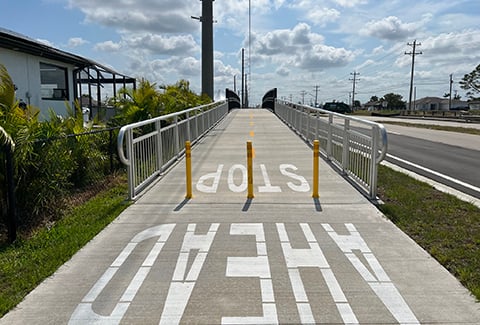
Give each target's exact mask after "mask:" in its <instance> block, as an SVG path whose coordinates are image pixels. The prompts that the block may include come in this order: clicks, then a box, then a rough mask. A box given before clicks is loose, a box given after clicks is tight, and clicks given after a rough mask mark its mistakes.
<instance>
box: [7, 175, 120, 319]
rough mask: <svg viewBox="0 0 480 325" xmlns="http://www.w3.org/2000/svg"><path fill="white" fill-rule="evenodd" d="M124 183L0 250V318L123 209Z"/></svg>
mask: <svg viewBox="0 0 480 325" xmlns="http://www.w3.org/2000/svg"><path fill="white" fill-rule="evenodd" d="M126 192H127V186H126V183H125V181H122V182H121V183H120V184H117V185H115V186H114V187H113V188H110V189H108V190H105V191H103V192H101V193H100V194H98V195H96V196H95V197H93V198H92V199H90V200H88V201H87V202H86V203H85V204H83V205H81V206H79V207H76V208H74V209H72V210H71V212H70V213H68V215H66V216H65V217H64V218H62V219H61V220H59V221H58V222H56V223H55V224H54V225H53V226H52V227H49V228H47V227H45V228H42V229H40V230H38V231H36V232H35V233H34V234H33V235H32V236H30V237H29V238H27V239H19V240H17V241H16V242H15V243H14V244H13V245H10V246H5V247H3V248H0V317H2V316H3V315H4V314H6V313H7V312H8V311H9V310H10V309H11V308H13V307H14V306H16V305H17V304H18V303H19V302H20V301H22V300H23V298H24V297H25V296H26V295H27V294H28V293H29V292H30V291H31V290H33V289H34V288H35V287H36V286H38V285H39V284H40V283H41V282H42V281H43V280H44V279H45V278H47V277H49V276H50V275H52V274H53V273H54V272H55V271H56V270H57V269H58V268H59V267H60V266H61V265H63V264H64V263H65V262H67V261H68V260H69V259H70V258H71V257H72V256H73V255H74V254H75V253H76V252H77V251H78V250H79V249H80V248H82V247H83V246H85V244H87V243H88V242H89V241H90V240H91V239H92V238H93V237H95V236H96V235H97V234H98V233H99V232H100V231H101V230H102V229H104V228H105V227H106V226H107V225H108V224H109V223H110V222H112V221H113V220H114V219H115V218H116V217H117V216H118V215H119V214H120V213H121V212H122V211H123V210H124V209H125V208H126V207H127V206H128V203H127V202H126V201H125V199H126Z"/></svg>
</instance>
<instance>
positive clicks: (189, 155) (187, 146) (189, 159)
mask: <svg viewBox="0 0 480 325" xmlns="http://www.w3.org/2000/svg"><path fill="white" fill-rule="evenodd" d="M185 169H186V174H187V194H186V195H185V198H186V199H191V198H192V197H193V196H192V149H191V148H190V141H186V142H185Z"/></svg>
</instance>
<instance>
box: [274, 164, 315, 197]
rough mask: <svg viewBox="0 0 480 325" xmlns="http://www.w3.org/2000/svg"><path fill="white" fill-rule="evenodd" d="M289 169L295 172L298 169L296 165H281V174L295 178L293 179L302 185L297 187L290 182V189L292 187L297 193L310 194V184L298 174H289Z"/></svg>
mask: <svg viewBox="0 0 480 325" xmlns="http://www.w3.org/2000/svg"><path fill="white" fill-rule="evenodd" d="M287 169H293V170H294V171H295V170H297V169H298V168H297V167H296V166H295V165H291V164H281V165H280V172H281V173H282V175H285V176H287V177H290V178H293V179H295V180H297V181H299V182H300V185H295V184H294V183H292V182H288V183H287V185H288V187H290V188H291V189H292V190H293V191H295V192H308V191H310V185H308V182H307V180H306V179H305V177H303V176H300V175H297V174H295V173H292V172H289V171H288V170H287Z"/></svg>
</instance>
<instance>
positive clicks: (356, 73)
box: [350, 71, 360, 111]
mask: <svg viewBox="0 0 480 325" xmlns="http://www.w3.org/2000/svg"><path fill="white" fill-rule="evenodd" d="M350 74H351V75H352V76H353V79H350V80H352V81H353V90H352V111H353V109H354V106H355V84H356V83H357V81H358V79H357V76H359V75H360V73H358V72H356V71H353V73H350Z"/></svg>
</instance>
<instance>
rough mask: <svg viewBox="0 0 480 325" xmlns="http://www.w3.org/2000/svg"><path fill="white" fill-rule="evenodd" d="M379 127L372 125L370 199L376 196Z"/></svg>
mask: <svg viewBox="0 0 480 325" xmlns="http://www.w3.org/2000/svg"><path fill="white" fill-rule="evenodd" d="M379 133H380V132H379V129H378V128H377V127H372V154H371V166H370V191H369V194H370V199H372V200H374V199H376V197H377V173H378V165H377V154H378V140H379V135H380V134H379Z"/></svg>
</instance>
